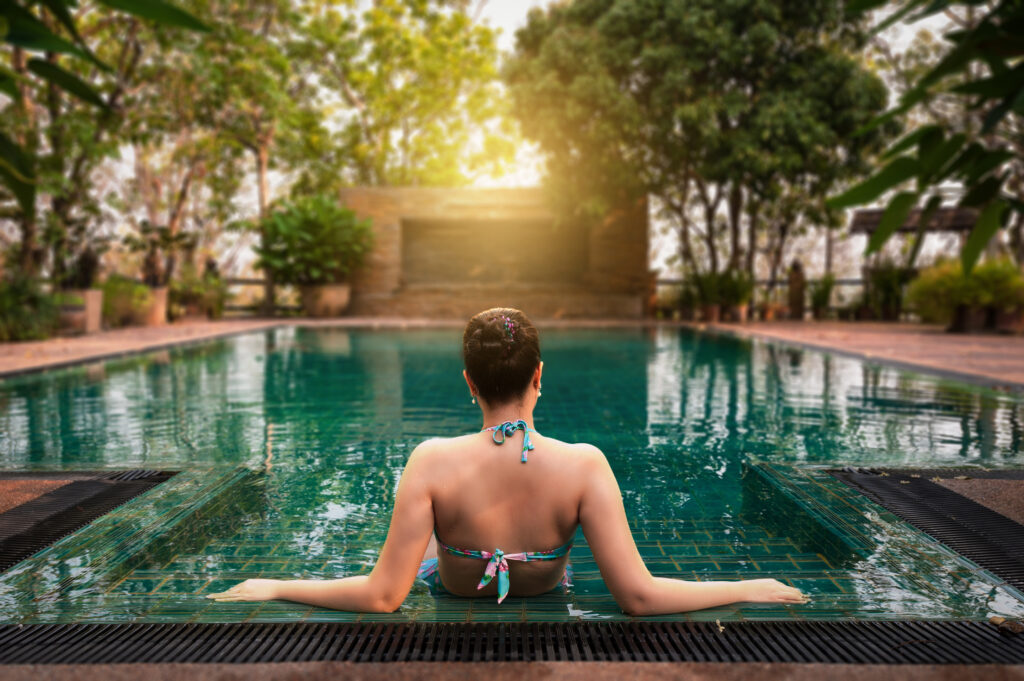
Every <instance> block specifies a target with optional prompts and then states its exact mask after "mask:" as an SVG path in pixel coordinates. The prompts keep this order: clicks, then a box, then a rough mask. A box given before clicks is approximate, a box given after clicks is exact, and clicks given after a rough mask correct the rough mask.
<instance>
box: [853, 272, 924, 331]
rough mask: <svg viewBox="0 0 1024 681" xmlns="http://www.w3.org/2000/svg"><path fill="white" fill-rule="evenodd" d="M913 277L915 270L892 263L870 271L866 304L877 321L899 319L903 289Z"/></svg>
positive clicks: (865, 298)
mask: <svg viewBox="0 0 1024 681" xmlns="http://www.w3.org/2000/svg"><path fill="white" fill-rule="evenodd" d="M913 276H914V270H912V269H910V268H906V267H900V266H899V265H896V264H895V263H891V262H882V263H880V264H879V265H877V266H875V267H873V268H871V269H870V270H869V271H868V287H867V293H866V295H865V297H864V304H865V305H867V307H868V308H870V310H871V314H872V315H873V316H874V318H875V319H886V320H896V319H899V316H900V311H901V310H902V309H903V287H904V286H906V284H907V283H908V282H909V281H910V280H911V279H912V278H913Z"/></svg>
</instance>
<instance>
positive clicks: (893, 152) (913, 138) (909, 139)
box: [882, 125, 942, 159]
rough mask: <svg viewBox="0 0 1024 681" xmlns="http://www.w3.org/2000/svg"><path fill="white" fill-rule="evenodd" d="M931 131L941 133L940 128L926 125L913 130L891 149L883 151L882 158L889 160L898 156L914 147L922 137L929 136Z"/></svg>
mask: <svg viewBox="0 0 1024 681" xmlns="http://www.w3.org/2000/svg"><path fill="white" fill-rule="evenodd" d="M932 130H938V131H940V132H941V130H942V128H940V127H939V126H937V125H926V126H924V127H921V128H918V129H917V130H914V131H913V132H911V133H910V134H908V135H906V136H904V137H903V138H901V139H900V140H899V141H897V142H896V143H895V144H893V145H892V146H891V147H889V148H888V149H886V150H885V155H884V156H883V157H882V158H885V159H890V158H893V157H894V156H898V155H899V154H901V153H903V152H904V151H906V150H907V149H909V148H910V147H913V146H916V145H917V143H918V142H919V141H920V140H921V138H922V137H924V136H925V135H927V134H929V133H930V132H931V131H932Z"/></svg>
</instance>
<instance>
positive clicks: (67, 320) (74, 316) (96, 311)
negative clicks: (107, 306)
mask: <svg viewBox="0 0 1024 681" xmlns="http://www.w3.org/2000/svg"><path fill="white" fill-rule="evenodd" d="M65 293H66V294H67V295H68V296H70V297H72V298H80V299H81V300H82V304H81V305H70V306H65V307H63V308H62V309H61V312H60V324H61V328H63V329H65V330H66V331H70V332H72V333H97V332H98V331H99V330H100V329H101V328H102V326H103V290H102V289H97V288H87V289H72V290H69V291H66V292H65Z"/></svg>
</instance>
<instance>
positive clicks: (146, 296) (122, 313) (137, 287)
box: [103, 274, 153, 328]
mask: <svg viewBox="0 0 1024 681" xmlns="http://www.w3.org/2000/svg"><path fill="white" fill-rule="evenodd" d="M152 309H153V292H152V290H151V289H150V288H149V287H148V286H146V285H145V284H142V283H140V282H138V281H135V280H134V279H129V278H128V277H124V276H121V275H119V274H112V275H110V276H108V277H107V280H106V281H105V282H103V323H104V324H105V325H106V326H107V327H108V328H119V327H122V326H129V325H141V324H145V323H146V322H147V321H148V320H149V318H150V316H151V314H152Z"/></svg>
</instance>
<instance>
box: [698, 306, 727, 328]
mask: <svg viewBox="0 0 1024 681" xmlns="http://www.w3.org/2000/svg"><path fill="white" fill-rule="evenodd" d="M721 317H722V306H721V305H718V304H715V305H701V306H700V320H701V321H702V322H704V323H705V324H716V323H718V320H719V319H721Z"/></svg>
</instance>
